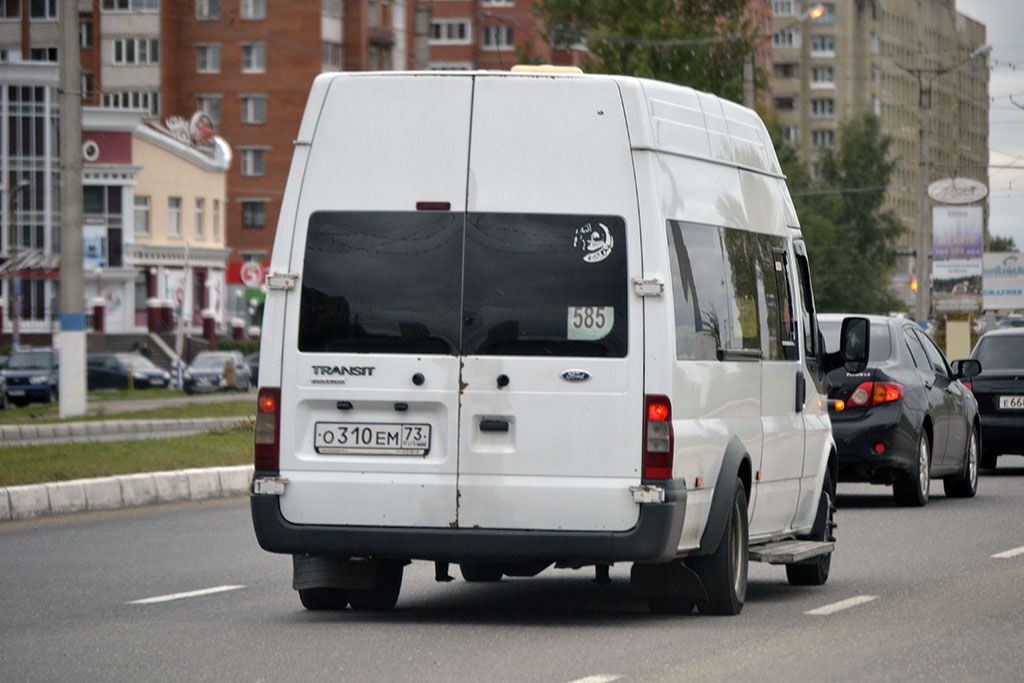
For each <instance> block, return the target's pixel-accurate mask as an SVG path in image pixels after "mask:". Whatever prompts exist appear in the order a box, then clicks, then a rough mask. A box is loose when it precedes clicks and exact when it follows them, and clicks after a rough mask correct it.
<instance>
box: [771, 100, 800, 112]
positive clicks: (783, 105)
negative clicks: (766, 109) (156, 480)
mask: <svg viewBox="0 0 1024 683" xmlns="http://www.w3.org/2000/svg"><path fill="white" fill-rule="evenodd" d="M795 108H796V99H795V98H793V97H776V98H775V109H776V110H777V111H793V110H794V109H795Z"/></svg>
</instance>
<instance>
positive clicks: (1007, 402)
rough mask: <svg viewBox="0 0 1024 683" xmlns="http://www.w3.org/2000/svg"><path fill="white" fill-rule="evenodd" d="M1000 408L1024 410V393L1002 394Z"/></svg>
mask: <svg viewBox="0 0 1024 683" xmlns="http://www.w3.org/2000/svg"><path fill="white" fill-rule="evenodd" d="M999 409H1000V410H1024V394H1022V395H1020V396H1000V397H999Z"/></svg>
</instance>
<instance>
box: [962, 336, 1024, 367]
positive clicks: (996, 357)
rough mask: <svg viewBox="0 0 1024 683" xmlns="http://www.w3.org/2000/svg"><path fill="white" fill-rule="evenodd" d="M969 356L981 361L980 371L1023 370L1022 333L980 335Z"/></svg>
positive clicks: (1023, 344)
mask: <svg viewBox="0 0 1024 683" xmlns="http://www.w3.org/2000/svg"><path fill="white" fill-rule="evenodd" d="M971 357H972V358H976V359H978V360H980V361H981V370H982V372H988V371H990V370H1024V335H1020V336H1014V337H982V338H981V339H980V340H979V341H978V346H977V347H976V348H975V349H974V353H972V354H971Z"/></svg>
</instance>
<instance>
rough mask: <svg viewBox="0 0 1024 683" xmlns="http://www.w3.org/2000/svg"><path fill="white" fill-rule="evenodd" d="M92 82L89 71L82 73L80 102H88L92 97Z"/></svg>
mask: <svg viewBox="0 0 1024 683" xmlns="http://www.w3.org/2000/svg"><path fill="white" fill-rule="evenodd" d="M94 94H95V93H94V81H93V76H92V72H91V71H83V72H82V101H83V102H88V101H89V100H91V99H92V96H93V95H94Z"/></svg>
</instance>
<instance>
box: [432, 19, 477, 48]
mask: <svg viewBox="0 0 1024 683" xmlns="http://www.w3.org/2000/svg"><path fill="white" fill-rule="evenodd" d="M471 35H472V34H471V33H470V30H469V19H435V20H434V21H432V22H430V44H431V45H469V43H470V37H471Z"/></svg>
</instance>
